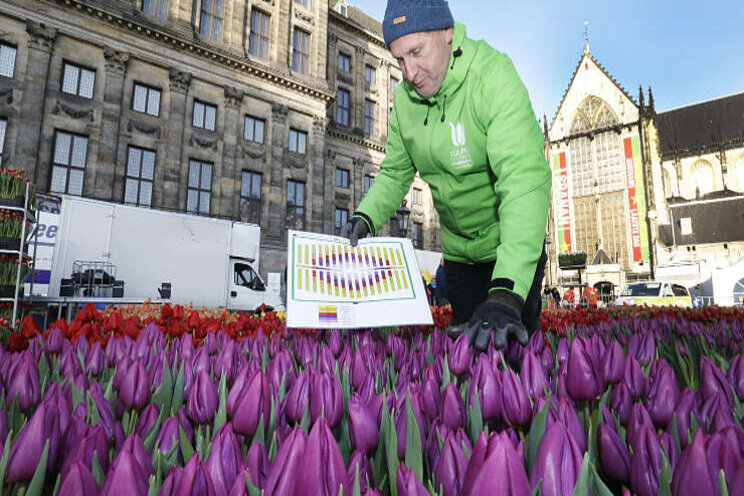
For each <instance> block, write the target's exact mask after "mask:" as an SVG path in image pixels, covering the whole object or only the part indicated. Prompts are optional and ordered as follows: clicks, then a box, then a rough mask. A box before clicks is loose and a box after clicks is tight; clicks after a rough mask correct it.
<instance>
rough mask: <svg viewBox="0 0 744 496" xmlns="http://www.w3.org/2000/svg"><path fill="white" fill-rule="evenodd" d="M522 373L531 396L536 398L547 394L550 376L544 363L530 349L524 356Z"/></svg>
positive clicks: (523, 382) (523, 381) (523, 380)
mask: <svg viewBox="0 0 744 496" xmlns="http://www.w3.org/2000/svg"><path fill="white" fill-rule="evenodd" d="M520 375H521V379H522V384H524V385H525V388H526V389H527V394H528V395H529V397H530V398H532V399H536V398H539V397H541V396H544V395H545V389H547V388H548V387H549V386H548V378H547V377H546V376H545V372H544V371H543V368H542V364H541V363H540V361H539V360H538V359H537V357H536V356H535V355H534V354H533V353H532V352H529V351H528V352H526V353H525V354H524V356H523V357H522V369H521V370H520Z"/></svg>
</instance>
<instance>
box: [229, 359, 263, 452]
mask: <svg viewBox="0 0 744 496" xmlns="http://www.w3.org/2000/svg"><path fill="white" fill-rule="evenodd" d="M233 388H234V386H233ZM233 390H234V389H233ZM231 393H232V391H231ZM234 405H235V406H234V408H233V412H232V414H231V417H232V421H233V426H234V427H233V428H234V429H235V432H237V433H239V434H242V435H244V436H248V437H252V436H253V435H254V434H255V433H256V429H257V428H258V424H259V422H260V421H261V417H263V421H264V427H266V426H267V425H268V423H269V417H270V416H271V393H270V391H269V382H268V380H267V379H266V376H265V375H264V373H263V372H261V370H260V369H259V370H256V371H255V372H254V374H253V376H252V377H251V378H250V379H248V382H247V383H246V384H245V387H244V388H243V390H242V392H241V393H240V397H238V398H237V400H236V401H235V403H234Z"/></svg>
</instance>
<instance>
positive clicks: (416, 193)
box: [411, 188, 421, 205]
mask: <svg viewBox="0 0 744 496" xmlns="http://www.w3.org/2000/svg"><path fill="white" fill-rule="evenodd" d="M411 197H412V198H411V200H412V203H413V204H414V205H421V190H420V189H419V188H413V192H412V194H411Z"/></svg>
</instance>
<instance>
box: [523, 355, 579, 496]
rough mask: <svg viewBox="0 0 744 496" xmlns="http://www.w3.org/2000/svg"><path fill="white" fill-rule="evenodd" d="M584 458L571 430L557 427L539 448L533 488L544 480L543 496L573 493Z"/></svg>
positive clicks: (532, 475) (551, 429)
mask: <svg viewBox="0 0 744 496" xmlns="http://www.w3.org/2000/svg"><path fill="white" fill-rule="evenodd" d="M569 360H570V358H569ZM582 458H583V456H582V453H581V450H580V449H579V447H578V446H577V445H576V442H575V441H574V439H573V437H572V436H571V434H570V433H569V432H568V430H567V429H566V428H565V427H564V426H563V425H562V424H560V423H556V424H553V426H552V427H550V429H548V430H547V431H546V432H545V434H544V435H543V438H542V440H541V441H540V444H539V445H538V447H537V455H536V457H535V465H534V466H533V468H532V474H531V477H530V483H531V484H532V487H533V488H535V487H537V485H538V483H539V482H540V480H542V485H541V487H542V494H543V495H545V496H553V495H561V494H571V493H573V490H574V487H575V486H576V481H577V480H578V478H579V473H580V472H581V463H582Z"/></svg>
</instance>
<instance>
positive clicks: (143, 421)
mask: <svg viewBox="0 0 744 496" xmlns="http://www.w3.org/2000/svg"><path fill="white" fill-rule="evenodd" d="M159 415H160V408H159V407H158V405H157V403H150V404H149V405H147V406H146V407H145V409H144V411H143V412H142V414H141V415H140V418H139V420H138V421H137V426H136V427H135V428H134V433H135V434H137V435H138V436H139V437H140V438H141V439H144V438H145V436H147V433H148V432H150V429H152V426H153V425H155V422H156V421H157V420H158V416H159Z"/></svg>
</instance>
